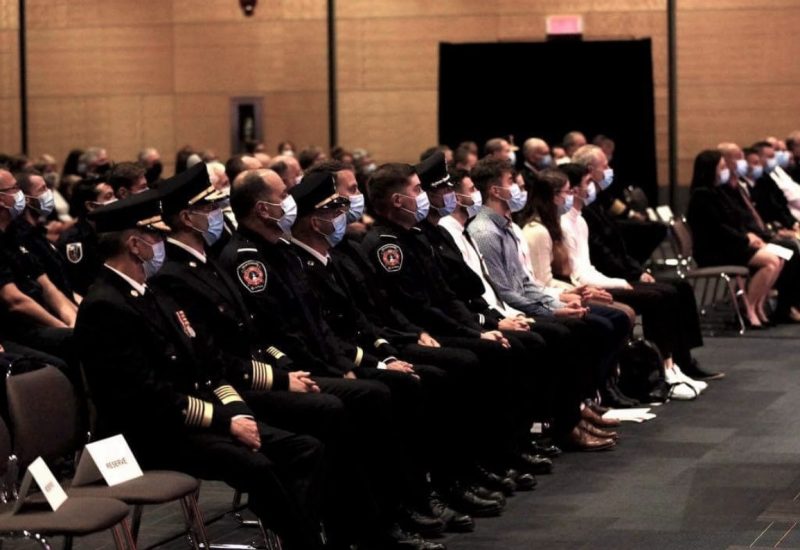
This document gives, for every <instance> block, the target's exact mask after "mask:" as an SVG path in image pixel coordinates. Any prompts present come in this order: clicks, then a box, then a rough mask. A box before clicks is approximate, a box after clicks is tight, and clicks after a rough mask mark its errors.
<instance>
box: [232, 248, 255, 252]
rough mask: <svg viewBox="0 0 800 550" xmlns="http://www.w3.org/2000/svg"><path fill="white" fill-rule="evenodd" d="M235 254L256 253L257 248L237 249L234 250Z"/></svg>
mask: <svg viewBox="0 0 800 550" xmlns="http://www.w3.org/2000/svg"><path fill="white" fill-rule="evenodd" d="M236 252H258V249H257V248H250V247H247V248H238V249H237V250H236Z"/></svg>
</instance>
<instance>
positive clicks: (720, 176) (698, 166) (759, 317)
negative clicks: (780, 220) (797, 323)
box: [686, 150, 783, 327]
mask: <svg viewBox="0 0 800 550" xmlns="http://www.w3.org/2000/svg"><path fill="white" fill-rule="evenodd" d="M730 178H731V174H730V170H729V169H728V168H727V166H726V164H725V161H724V159H723V158H722V153H720V152H719V151H714V150H706V151H703V152H701V153H700V154H699V155H697V157H696V158H695V160H694V174H693V175H692V197H691V199H690V200H689V210H688V212H687V214H686V217H687V220H688V222H689V225H690V226H691V228H692V234H693V237H694V251H693V252H694V257H695V260H697V263H698V265H700V266H713V265H741V266H747V267H749V268H750V269H751V270H754V271H755V273H754V274H753V276H752V277H751V278H750V283H749V284H748V287H747V292H746V294H745V304H746V308H747V319H748V321H749V323H750V325H751V326H754V327H760V326H762V323H765V322H767V321H768V318H767V314H766V311H765V309H764V304H765V303H766V300H767V297H768V295H769V291H770V290H771V289H772V287H773V285H775V281H777V279H778V276H779V275H780V273H781V269H782V268H783V260H782V259H780V258H779V257H778V256H776V255H775V254H773V253H771V252H769V251H768V250H766V249H765V248H764V246H765V244H766V243H765V242H764V241H763V240H761V238H759V237H758V235H755V234H754V233H752V232H748V231H747V228H746V223H745V220H744V219H743V218H742V216H741V213H740V212H739V210H738V209H737V208H736V205H735V204H734V203H733V202H732V200H731V198H730V197H729V196H728V195H727V194H725V193H722V192H721V190H720V189H719V186H720V185H725V184H727V183H728V181H729V180H730Z"/></svg>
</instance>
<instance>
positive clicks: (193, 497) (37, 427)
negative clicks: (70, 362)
mask: <svg viewBox="0 0 800 550" xmlns="http://www.w3.org/2000/svg"><path fill="white" fill-rule="evenodd" d="M6 393H7V396H8V408H9V415H10V417H11V424H12V429H13V435H14V446H15V449H16V450H17V458H18V461H19V465H20V467H27V465H28V464H30V462H31V461H33V460H34V459H35V458H36V457H37V456H42V457H44V458H45V460H47V459H55V458H60V457H64V456H67V455H70V454H74V453H76V452H80V450H81V449H82V443H81V433H83V431H82V430H81V428H80V423H79V421H78V418H79V414H78V401H77V397H76V395H75V392H74V389H73V387H72V384H71V383H70V381H69V380H68V379H67V377H66V376H65V375H64V374H63V373H62V372H61V371H59V370H58V369H57V368H55V367H52V366H45V367H43V368H41V369H38V370H34V371H30V372H25V373H21V374H13V373H9V376H7V378H6ZM76 464H77V460H76ZM199 486H200V484H199V482H198V481H197V480H196V479H195V478H193V477H191V476H188V475H186V474H183V473H180V472H170V471H149V472H145V473H144V475H143V476H141V477H139V478H136V479H132V480H130V481H126V482H124V483H121V484H119V485H115V486H113V487H109V486H106V485H105V484H94V485H87V486H81V487H68V488H67V494H68V495H69V496H70V497H73V496H74V497H104V498H114V499H117V500H120V501H122V502H124V503H126V504H128V505H130V506H133V517H132V522H131V533H132V538H133V540H134V542H135V541H136V540H137V538H138V534H139V527H140V524H141V516H142V510H143V507H144V506H145V505H148V504H163V503H167V502H172V501H180V504H181V507H182V509H183V514H184V519H185V521H186V526H187V529H188V531H189V532H191V533H192V538H191V540H192V541H193V542H194V546H195V548H200V546H201V544H205V545H206V547H207V545H208V540H207V537H206V532H205V525H204V522H203V516H202V513H201V512H200V508H199V506H198V504H197V492H198V490H199Z"/></svg>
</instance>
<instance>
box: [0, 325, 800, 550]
mask: <svg viewBox="0 0 800 550" xmlns="http://www.w3.org/2000/svg"><path fill="white" fill-rule="evenodd" d="M797 336H800V328H795V327H778V328H777V329H773V330H770V331H767V332H763V333H757V334H756V333H750V334H748V336H746V337H744V338H714V339H707V342H706V347H705V348H704V349H702V350H700V351H699V352H698V353H697V356H698V357H699V358H700V360H701V361H702V362H703V363H704V364H706V365H709V366H711V365H713V366H714V367H716V368H720V369H723V370H725V371H726V372H727V374H728V376H727V377H726V378H725V379H724V380H721V381H718V382H713V383H712V387H711V388H710V389H709V390H708V391H707V392H706V393H705V394H704V395H703V396H702V397H701V398H700V399H698V400H697V401H695V402H689V403H681V402H677V403H670V404H667V405H665V406H663V407H658V408H656V409H655V412H656V413H657V414H658V418H656V419H655V420H652V421H650V422H648V423H644V424H626V425H624V426H623V427H622V428H621V430H620V431H621V440H620V444H619V446H618V447H617V449H615V450H613V451H611V452H605V453H597V454H569V455H565V456H563V457H561V458H559V459H557V461H556V469H555V470H556V471H555V473H554V474H553V475H550V476H543V477H540V479H539V487H538V488H537V489H536V490H535V491H533V492H531V493H521V494H518V495H517V496H515V497H513V498H512V499H510V500H509V504H508V507H507V510H506V512H505V514H504V515H503V516H502V517H500V518H496V519H485V520H479V521H478V525H477V529H476V531H475V532H474V533H472V534H469V535H457V536H450V537H447V538H445V539H444V540H445V541H446V543H447V545H448V548H450V549H451V550H488V549H492V550H495V549H509V550H511V549H518V550H523V549H525V550H527V549H532V548H547V549H549V550H557V549H562V548H563V549H567V548H569V549H621V548H626V549H627V548H636V549H638V548H642V549H645V548H646V549H689V548H691V549H705V548H709V549H711V548H714V549H726V548H767V547H769V548H774V547H778V548H800V528H797V527H796V526H797V522H800V423H798V419H800V413H798V411H797V408H798V404H800V375H798V371H800V361H798V360H797V358H796V355H797V354H798V352H800V346H798V345H797V344H796V343H795V342H794V338H795V337H797ZM230 495H231V493H230V491H229V490H228V489H226V488H224V487H222V486H220V485H218V484H205V485H204V488H203V491H202V496H201V505H202V507H203V509H204V510H205V513H206V515H207V516H209V517H210V516H214V515H215V514H218V513H221V512H223V511H224V510H225V509H226V506H227V505H228V504H229V502H230V500H229V499H230ZM181 525H182V524H181V516H180V509H179V507H178V506H177V505H168V506H162V507H159V508H155V509H150V510H147V511H146V512H145V516H144V522H143V526H142V534H141V539H140V548H145V547H149V546H151V545H153V544H156V543H158V542H159V541H163V540H165V539H167V538H168V537H170V536H173V535H177V534H178V533H179V532H180V530H181ZM209 532H210V534H211V535H212V536H214V537H217V538H218V539H220V540H221V541H224V542H233V541H237V542H245V541H250V540H252V539H253V537H254V535H255V533H254V532H253V531H252V530H249V529H242V528H237V526H236V524H235V522H234V521H233V519H232V518H230V516H224V517H223V518H222V519H221V520H219V521H217V522H215V523H213V524H212V525H211V526H210V529H209ZM75 546H76V548H77V549H79V550H89V549H97V548H104V549H105V548H111V547H112V546H111V537H110V535H109V534H107V533H104V534H101V535H95V536H92V537H87V538H85V539H83V540H80V541H76V545H75ZM6 547H7V548H31V547H32V544H31V543H21V542H11V543H6ZM162 547H163V548H170V549H182V548H186V546H185V542H184V540H183V539H180V538H179V539H175V540H172V541H171V542H168V543H166V544H164V545H162Z"/></svg>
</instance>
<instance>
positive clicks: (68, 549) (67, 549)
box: [62, 535, 72, 550]
mask: <svg viewBox="0 0 800 550" xmlns="http://www.w3.org/2000/svg"><path fill="white" fill-rule="evenodd" d="M62 548H63V549H64V550H72V535H65V536H64V545H63V546H62Z"/></svg>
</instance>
